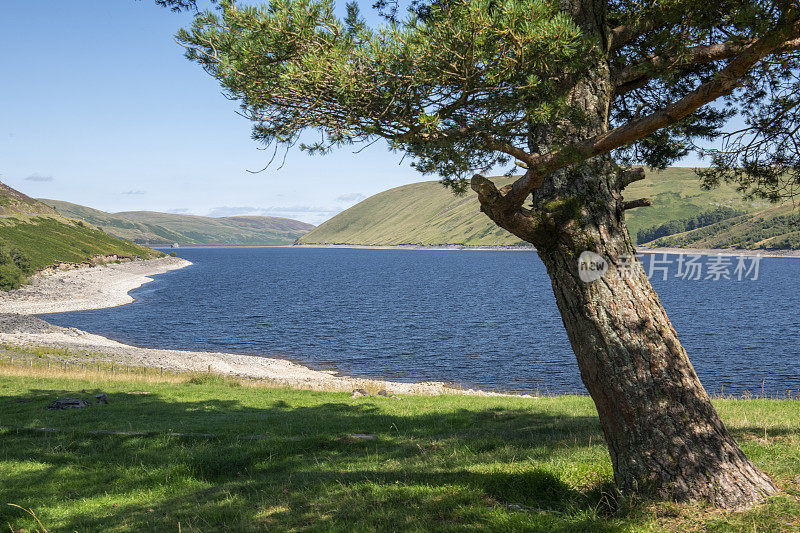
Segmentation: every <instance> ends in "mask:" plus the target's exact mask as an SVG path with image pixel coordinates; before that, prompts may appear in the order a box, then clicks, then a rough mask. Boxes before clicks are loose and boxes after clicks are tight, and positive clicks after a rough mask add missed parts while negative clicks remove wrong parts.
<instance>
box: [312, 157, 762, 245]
mask: <svg viewBox="0 0 800 533" xmlns="http://www.w3.org/2000/svg"><path fill="white" fill-rule="evenodd" d="M497 181H498V184H499V185H503V184H505V183H508V182H510V181H511V179H510V178H500V179H498V180H497ZM641 197H649V198H652V199H653V206H652V207H644V208H639V209H634V210H631V211H629V212H628V213H627V215H626V216H627V221H628V227H629V228H630V230H631V235H633V236H634V238H635V236H636V234H637V232H638V231H639V230H640V229H643V228H647V227H650V226H654V225H657V224H662V223H664V222H667V221H670V220H674V219H683V218H687V217H693V216H696V215H699V214H701V213H704V212H706V211H709V210H713V209H716V208H719V207H729V208H732V209H735V210H738V211H743V212H753V211H757V210H762V209H765V208H767V207H768V206H769V204H766V203H763V202H744V201H742V200H741V197H740V196H739V194H738V193H737V192H736V190H735V189H734V188H733V187H730V186H724V187H720V188H719V189H715V190H712V191H704V190H703V189H702V188H701V187H700V182H699V180H698V179H697V177H696V176H695V174H694V172H693V171H692V169H689V168H670V169H667V170H664V171H661V172H658V171H650V172H648V175H647V179H645V180H644V181H641V182H637V183H634V184H632V185H631V186H629V187H628V188H627V189H626V190H625V198H627V199H636V198H641ZM299 242H300V244H361V245H391V244H420V245H437V244H450V245H453V244H456V245H516V244H522V242H521V241H520V240H519V239H518V238H516V237H515V236H513V235H511V234H510V233H508V232H506V231H505V230H503V229H500V228H498V227H497V226H495V225H494V224H493V223H492V222H491V221H490V220H489V219H488V218H487V217H486V216H485V215H483V214H482V213H481V212H480V211H479V206H478V200H477V198H476V196H475V194H474V193H473V192H472V191H469V192H468V193H467V194H466V195H465V196H463V197H456V196H454V195H453V194H452V193H451V192H450V191H449V190H447V189H444V188H443V187H442V186H441V185H440V184H439V182H437V181H426V182H421V183H413V184H411V185H403V186H401V187H397V188H394V189H390V190H388V191H384V192H382V193H379V194H376V195H374V196H372V197H370V198H367V199H366V200H364V201H363V202H361V203H359V204H357V205H355V206H353V207H351V208H350V209H348V210H346V211H343V212H342V213H340V214H338V215H336V216H335V217H333V218H332V219H330V220H328V221H327V222H325V223H323V224H321V225H320V226H319V227H317V228H316V229H314V230H313V231H311V232H309V233H307V234H306V235H304V236H303V237H301V238H300V241H299Z"/></svg>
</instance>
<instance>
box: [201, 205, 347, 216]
mask: <svg viewBox="0 0 800 533" xmlns="http://www.w3.org/2000/svg"><path fill="white" fill-rule="evenodd" d="M341 211H342V209H341V208H339V207H318V206H311V205H293V206H272V207H249V206H220V207H214V208H212V209H211V210H210V211H209V212H208V214H207V215H206V216H209V217H235V216H262V217H285V218H296V217H300V218H303V219H307V218H309V216H313V217H314V218H315V219H319V218H322V219H325V218H330V217H332V216H333V215H335V214H337V213H340V212H341Z"/></svg>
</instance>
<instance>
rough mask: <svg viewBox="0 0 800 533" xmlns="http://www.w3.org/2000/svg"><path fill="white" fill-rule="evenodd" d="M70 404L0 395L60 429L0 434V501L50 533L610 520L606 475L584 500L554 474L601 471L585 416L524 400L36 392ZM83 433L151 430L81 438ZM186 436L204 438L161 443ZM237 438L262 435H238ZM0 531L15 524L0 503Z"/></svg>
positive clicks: (25, 418) (36, 422) (15, 419)
mask: <svg viewBox="0 0 800 533" xmlns="http://www.w3.org/2000/svg"><path fill="white" fill-rule="evenodd" d="M93 392H95V391H87V393H86V394H84V396H88V395H91V394H92V393H93ZM74 394H75V393H74V392H70V391H52V390H48V391H38V390H33V391H29V392H28V393H27V394H26V395H24V396H19V397H16V398H13V399H11V402H15V400H16V401H18V402H19V403H10V404H9V405H10V406H11V409H10V412H9V413H8V416H5V417H4V419H3V421H2V423H3V424H5V425H15V426H17V427H20V426H24V425H29V426H43V427H58V428H71V429H72V430H73V431H74V432H73V433H35V432H26V431H16V430H5V431H2V432H0V461H2V463H0V468H1V470H0V472H6V473H5V474H3V475H4V476H5V481H4V483H3V484H2V486H0V501H1V502H2V503H3V504H5V503H6V502H13V503H17V504H19V505H22V506H24V507H30V508H33V509H34V510H36V511H37V514H38V515H39V517H40V518H42V520H43V522H45V525H46V526H47V525H48V520H50V521H52V522H54V523H55V525H57V526H58V527H53V528H52V529H54V530H68V531H94V530H145V529H147V530H157V531H161V530H177V524H178V523H179V522H180V523H181V524H182V529H183V530H185V531H191V530H198V531H209V530H212V531H213V530H236V531H240V530H248V529H262V528H274V529H278V530H281V529H296V528H301V529H305V528H309V529H319V530H343V531H344V530H375V529H389V530H398V529H399V530H403V529H436V530H463V529H472V528H475V527H484V528H489V529H494V530H506V529H542V530H559V529H561V530H576V529H598V530H613V529H616V528H617V525H618V524H617V522H616V521H615V520H614V519H610V518H604V516H603V512H602V509H607V508H608V506H607V505H606V504H607V501H606V500H607V494H606V491H607V490H608V489H609V488H610V487H609V486H608V485H607V483H608V481H609V480H608V479H604V480H603V479H601V480H600V482H599V483H596V484H595V485H594V486H593V487H590V488H587V489H586V490H576V489H575V488H574V487H573V486H572V485H571V484H569V483H567V482H565V481H564V480H563V479H562V477H563V475H564V474H563V472H564V471H565V470H570V469H571V470H573V471H574V470H576V469H577V470H579V471H583V470H586V472H587V474H588V473H589V470H590V469H592V468H594V465H593V463H594V462H597V461H600V462H603V461H605V462H607V461H608V458H607V455H606V454H605V452H604V451H600V452H597V451H596V452H594V455H592V454H589V455H588V456H587V455H586V452H585V449H586V448H587V446H588V445H589V444H590V442H593V443H594V444H595V447H594V448H592V449H594V450H597V445H598V444H602V442H603V441H602V433H601V431H600V427H599V424H598V422H597V419H596V418H595V417H592V416H566V415H564V414H561V413H559V412H557V411H555V412H548V411H543V410H537V407H536V404H531V405H530V407H524V408H514V409H504V408H475V409H468V408H455V407H452V406H445V408H442V409H427V410H426V409H415V408H410V407H408V406H407V405H405V404H403V403H402V402H403V401H404V400H391V399H387V400H364V401H347V400H345V399H344V397H342V398H343V401H341V402H330V401H328V402H317V403H314V402H310V403H312V405H302V402H293V401H292V400H291V397H290V399H289V400H286V399H280V400H276V401H273V402H269V401H265V402H264V406H263V407H258V408H256V407H251V406H244V405H242V404H241V403H240V402H239V401H237V400H226V399H210V400H202V401H176V400H174V399H172V398H163V397H160V396H158V395H156V394H150V395H132V394H126V393H113V394H112V393H110V394H109V401H110V404H109V405H107V406H105V405H103V406H93V407H91V408H87V409H80V410H73V411H58V412H49V411H46V410H44V406H46V405H47V403H49V401H50V399H52V397H55V396H66V395H74ZM266 395H269V393H265V396H266ZM327 398H329V396H327ZM307 403H308V402H307ZM294 404H297V405H294ZM9 420H10V421H11V422H12V423H13V424H12V423H9V422H8V421H9ZM96 429H108V430H124V431H137V430H144V429H146V430H152V431H157V432H161V433H159V434H156V435H154V436H138V435H96V434H89V433H88V431H91V430H96ZM188 431H192V432H202V433H213V434H214V437H176V436H170V435H168V434H167V432H188ZM364 434H366V435H368V436H369V437H368V438H361V437H357V436H354V435H364ZM253 435H261V436H263V437H262V438H243V437H250V436H253ZM582 453H583V454H584V455H581V454H582ZM565 465H566V467H565ZM0 521H2V523H4V524H5V523H12V524H25V526H26V527H30V525H31V524H30V523H29V521H26V520H25V519H24V517H23V515H22V513H21V512H20V511H19V510H15V509H10V508H6V509H0Z"/></svg>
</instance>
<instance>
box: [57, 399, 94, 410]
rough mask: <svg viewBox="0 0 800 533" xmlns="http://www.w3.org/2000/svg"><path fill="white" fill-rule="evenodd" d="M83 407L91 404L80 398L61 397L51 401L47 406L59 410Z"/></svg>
mask: <svg viewBox="0 0 800 533" xmlns="http://www.w3.org/2000/svg"><path fill="white" fill-rule="evenodd" d="M81 407H89V404H88V403H86V402H85V401H83V400H81V399H80V398H61V399H58V400H54V401H52V402H50V405H48V406H47V408H48V409H50V410H53V411H58V410H59V409H78V408H81Z"/></svg>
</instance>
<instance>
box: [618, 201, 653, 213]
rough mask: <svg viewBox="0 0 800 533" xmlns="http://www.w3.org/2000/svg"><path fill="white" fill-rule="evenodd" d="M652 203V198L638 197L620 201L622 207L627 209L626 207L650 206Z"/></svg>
mask: <svg viewBox="0 0 800 533" xmlns="http://www.w3.org/2000/svg"><path fill="white" fill-rule="evenodd" d="M651 205H653V200H652V199H650V198H639V199H638V200H630V201H628V202H622V209H624V210H625V211H627V210H628V209H636V208H637V207H650V206H651Z"/></svg>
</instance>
